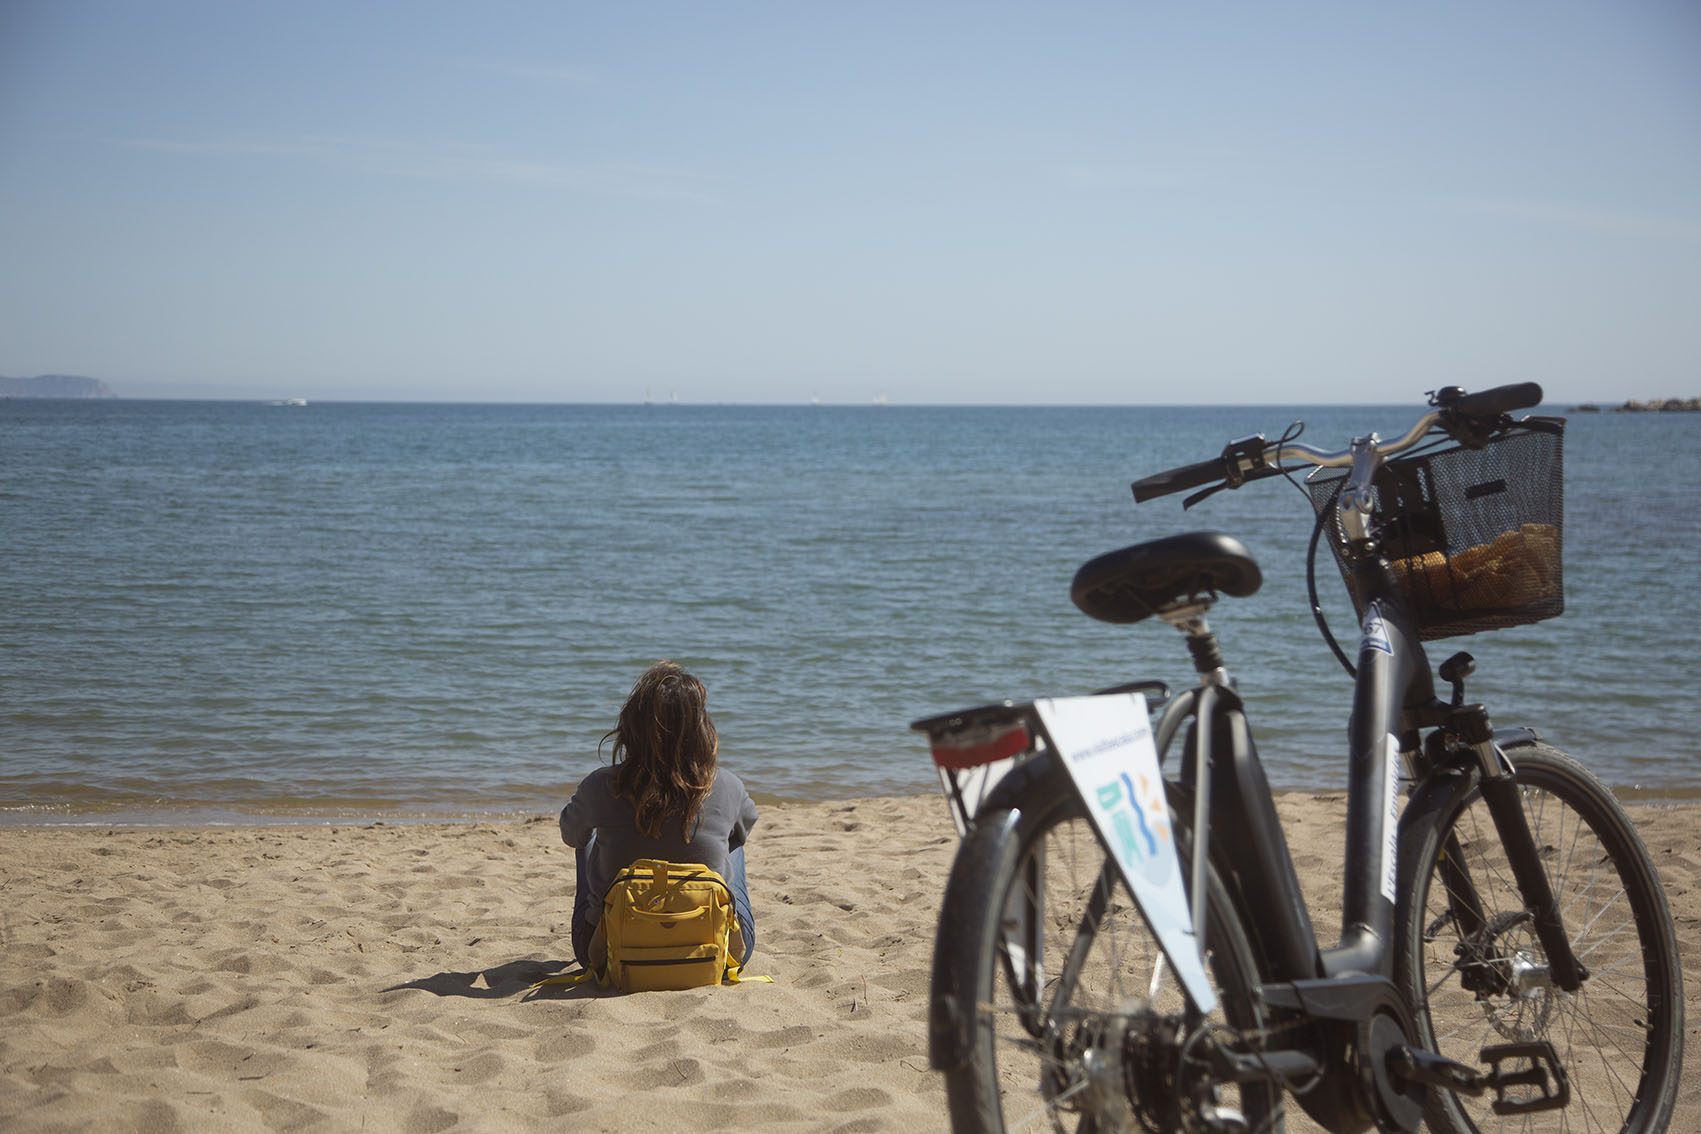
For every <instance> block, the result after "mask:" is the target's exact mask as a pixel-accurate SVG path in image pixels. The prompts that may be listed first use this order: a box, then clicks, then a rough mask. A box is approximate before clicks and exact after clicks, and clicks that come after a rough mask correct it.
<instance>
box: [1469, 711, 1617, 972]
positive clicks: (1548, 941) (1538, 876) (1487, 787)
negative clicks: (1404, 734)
mask: <svg viewBox="0 0 1701 1134" xmlns="http://www.w3.org/2000/svg"><path fill="white" fill-rule="evenodd" d="M1448 726H1449V730H1450V731H1451V732H1452V734H1453V735H1454V736H1455V737H1457V738H1458V739H1459V740H1461V741H1463V742H1464V743H1465V744H1467V745H1469V746H1470V748H1471V749H1472V751H1474V752H1475V753H1476V757H1477V764H1478V775H1479V777H1480V778H1479V781H1478V787H1479V790H1480V791H1481V792H1482V799H1483V802H1484V803H1485V804H1487V805H1488V813H1489V815H1490V817H1492V818H1493V820H1494V829H1495V832H1496V833H1497V834H1498V835H1499V836H1500V845H1501V847H1502V848H1504V849H1505V851H1506V859H1507V863H1508V864H1509V865H1510V866H1511V868H1512V877H1513V879H1514V880H1515V881H1516V882H1517V884H1518V893H1519V895H1520V896H1521V897H1522V898H1523V901H1524V909H1525V911H1527V912H1528V914H1529V915H1530V919H1531V922H1532V927H1533V928H1534V930H1535V933H1536V938H1537V939H1538V940H1539V941H1540V942H1541V944H1542V951H1543V952H1545V953H1546V954H1547V962H1548V971H1549V973H1550V975H1551V977H1552V979H1553V983H1554V985H1555V986H1556V987H1558V988H1560V989H1561V990H1563V991H1565V992H1576V991H1577V990H1578V989H1579V988H1581V987H1582V984H1583V981H1584V979H1585V978H1587V976H1588V975H1589V974H1588V970H1587V969H1586V968H1585V967H1584V965H1583V963H1582V962H1581V961H1579V960H1578V959H1577V954H1576V953H1575V952H1574V951H1573V950H1572V948H1571V940H1570V938H1569V937H1568V936H1567V935H1566V932H1565V923H1564V921H1563V919H1562V918H1561V916H1560V912H1559V904H1558V902H1557V901H1555V899H1554V896H1553V887H1552V885H1551V884H1550V883H1549V882H1548V877H1547V869H1546V868H1545V867H1544V866H1543V865H1542V855H1541V848H1540V847H1538V846H1536V840H1535V836H1534V835H1533V834H1532V833H1531V831H1530V821H1529V816H1528V815H1527V814H1525V812H1524V798H1523V792H1522V790H1521V789H1520V788H1519V786H1518V780H1517V777H1516V775H1515V774H1514V772H1513V770H1512V766H1511V763H1510V760H1509V758H1508V757H1507V756H1506V755H1505V753H1504V752H1502V751H1501V750H1500V749H1499V748H1497V747H1496V746H1495V744H1494V736H1493V729H1492V728H1491V727H1490V726H1489V722H1488V712H1487V710H1486V709H1484V708H1483V707H1482V706H1481V705H1465V706H1460V707H1459V708H1456V709H1454V711H1453V713H1452V714H1451V716H1450V719H1449V721H1448ZM1460 849H1461V848H1460V847H1459V845H1458V841H1457V838H1456V837H1455V836H1454V835H1453V834H1451V833H1449V834H1448V841H1447V846H1446V848H1445V852H1446V853H1445V858H1444V865H1443V872H1444V876H1445V881H1446V883H1447V887H1448V891H1449V893H1450V894H1451V895H1452V896H1453V900H1454V902H1455V906H1456V908H1455V909H1454V911H1453V912H1454V914H1455V916H1458V917H1459V918H1460V919H1461V926H1460V928H1461V929H1462V930H1464V931H1465V934H1466V936H1467V937H1471V936H1474V935H1478V934H1483V932H1484V930H1485V929H1486V928H1487V926H1486V925H1485V924H1484V921H1483V913H1482V907H1481V904H1480V903H1479V902H1478V901H1477V897H1476V890H1475V887H1474V886H1473V885H1472V884H1471V881H1470V877H1469V872H1468V870H1467V868H1466V866H1465V861H1464V858H1463V857H1462V855H1461V854H1460ZM1455 887H1457V888H1455Z"/></svg>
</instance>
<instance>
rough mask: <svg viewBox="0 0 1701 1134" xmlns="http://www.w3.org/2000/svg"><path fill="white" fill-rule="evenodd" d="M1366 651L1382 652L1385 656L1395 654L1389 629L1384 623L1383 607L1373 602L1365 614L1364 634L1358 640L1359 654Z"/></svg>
mask: <svg viewBox="0 0 1701 1134" xmlns="http://www.w3.org/2000/svg"><path fill="white" fill-rule="evenodd" d="M1366 650H1381V651H1382V652H1383V653H1385V654H1391V653H1393V652H1394V644H1393V643H1392V642H1390V641H1389V640H1388V627H1387V625H1386V624H1385V623H1384V622H1383V621H1382V605H1381V604H1380V603H1378V602H1372V603H1371V604H1370V606H1369V607H1368V608H1367V609H1366V610H1365V612H1364V626H1363V633H1362V634H1361V635H1360V637H1359V640H1358V652H1359V653H1361V654H1362V653H1363V652H1364V651H1366Z"/></svg>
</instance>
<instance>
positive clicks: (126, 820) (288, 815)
mask: <svg viewBox="0 0 1701 1134" xmlns="http://www.w3.org/2000/svg"><path fill="white" fill-rule="evenodd" d="M1345 790H1346V789H1345V787H1344V786H1332V787H1314V788H1274V789H1272V794H1273V795H1274V796H1275V797H1276V799H1277V800H1278V801H1279V800H1281V799H1282V798H1283V797H1286V796H1296V797H1310V796H1344V794H1345ZM1610 790H1611V791H1612V792H1613V794H1614V796H1616V797H1617V799H1618V801H1619V803H1621V804H1622V805H1624V806H1625V807H1627V808H1628V807H1645V808H1650V809H1652V810H1656V811H1669V810H1676V809H1682V808H1686V807H1701V786H1697V787H1693V788H1684V789H1679V790H1677V791H1675V792H1674V790H1673V789H1667V788H1643V787H1614V788H1611V789H1610ZM572 794H573V785H569V786H568V787H566V788H565V789H564V790H563V792H562V794H561V801H560V803H559V804H558V805H556V806H555V807H553V808H551V809H548V810H537V809H535V808H534V809H526V810H514V811H500V810H499V811H490V812H450V811H443V812H431V813H416V812H407V811H374V812H368V813H359V812H343V811H331V810H326V811H324V812H320V813H316V812H313V811H310V810H297V811H287V812H278V813H265V812H250V811H243V810H241V809H239V808H237V807H229V808H219V807H196V808H192V809H188V810H176V809H173V808H171V807H157V808H124V809H114V810H109V811H90V812H87V813H86V814H75V815H73V814H67V815H65V816H64V817H62V818H46V817H43V816H40V815H34V814H31V815H23V814H21V813H19V812H18V811H15V810H14V811H4V810H0V831H9V830H20V829H22V830H73V831H75V830H95V829H99V828H110V829H112V830H139V831H156V830H200V829H207V830H232V829H241V828H247V827H254V828H274V827H284V828H287V827H309V828H318V827H369V826H374V825H376V826H396V827H420V826H426V827H429V826H453V825H459V824H473V823H495V824H502V823H536V822H554V821H555V817H556V816H557V815H558V814H559V813H560V809H561V807H562V806H565V804H566V802H567V800H568V799H569V798H571V796H572ZM751 796H752V798H753V799H754V800H755V801H756V806H757V807H759V808H762V809H763V810H766V809H767V808H770V807H815V806H826V805H830V804H833V803H838V802H848V801H853V800H857V801H863V800H880V799H893V800H910V799H923V800H926V799H931V800H936V801H938V802H939V803H940V806H941V807H943V806H944V796H943V795H942V794H941V793H940V792H939V791H938V790H937V789H923V790H918V791H915V792H910V793H906V794H887V793H871V794H860V793H851V794H846V795H843V796H833V797H807V798H803V797H794V796H781V795H772V794H768V793H764V792H752V793H751Z"/></svg>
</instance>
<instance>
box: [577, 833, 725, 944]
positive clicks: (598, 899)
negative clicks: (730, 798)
mask: <svg viewBox="0 0 1701 1134" xmlns="http://www.w3.org/2000/svg"><path fill="white" fill-rule="evenodd" d="M596 845H597V837H596V836H595V835H592V836H591V838H590V841H589V842H587V843H586V844H585V845H584V846H582V847H574V848H573V864H574V869H575V871H576V877H577V879H578V882H577V885H576V888H575V890H574V893H573V957H574V959H575V960H577V961H578V962H579V966H580V967H581V968H586V969H588V968H590V967H591V966H590V962H589V961H588V960H587V958H588V957H589V956H590V953H591V936H592V935H593V934H594V933H596V928H597V927H596V923H595V922H593V921H592V920H591V910H592V909H598V910H599V911H600V909H601V906H602V898H603V896H602V895H601V894H592V893H591V892H590V887H588V886H586V885H585V860H586V859H587V858H588V857H589V854H590V850H591V848H592V847H594V846H596ZM726 885H727V889H729V890H731V891H732V907H733V909H734V911H736V912H737V914H738V928H739V929H740V930H742V931H743V933H744V956H742V957H740V958H739V959H738V963H739V964H740V965H743V964H745V963H746V962H747V961H749V960H750V955H751V954H752V953H754V952H755V951H756V915H755V914H753V913H752V912H750V883H749V881H748V880H747V879H746V878H745V876H744V848H743V847H739V848H738V849H737V850H735V851H733V852H732V853H731V854H729V855H728V856H727V876H726Z"/></svg>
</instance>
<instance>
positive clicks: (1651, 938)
mask: <svg viewBox="0 0 1701 1134" xmlns="http://www.w3.org/2000/svg"><path fill="white" fill-rule="evenodd" d="M1508 754H1509V755H1510V756H1511V758H1512V761H1513V763H1514V765H1515V767H1516V780H1517V784H1518V787H1519V789H1520V790H1519V794H1520V796H1521V798H1522V799H1523V802H1524V811H1525V814H1526V816H1527V817H1528V819H1529V823H1530V831H1531V834H1532V835H1533V836H1534V837H1535V842H1536V846H1537V847H1538V848H1539V850H1540V852H1541V857H1542V859H1543V861H1544V863H1545V865H1546V867H1547V873H1548V878H1549V882H1550V884H1551V885H1552V887H1553V891H1554V898H1555V900H1556V902H1557V903H1558V906H1559V912H1560V915H1561V917H1562V918H1563V920H1564V923H1565V930H1566V933H1567V935H1568V936H1569V937H1570V939H1571V943H1572V948H1573V950H1574V952H1575V953H1576V956H1577V959H1578V960H1579V961H1580V962H1582V964H1583V965H1584V966H1585V967H1586V969H1587V972H1588V976H1587V979H1585V981H1584V983H1583V986H1582V987H1581V988H1580V989H1578V990H1577V991H1576V992H1575V993H1565V992H1563V991H1561V990H1560V989H1558V988H1556V987H1555V986H1553V984H1552V983H1551V981H1548V982H1547V983H1545V984H1544V983H1543V981H1544V979H1545V978H1544V974H1545V972H1546V970H1545V968H1544V967H1543V966H1542V964H1541V962H1542V960H1543V958H1544V954H1542V950H1541V945H1540V943H1539V942H1538V941H1537V939H1536V934H1535V932H1534V930H1533V927H1532V926H1531V924H1530V919H1529V918H1528V917H1527V916H1526V915H1525V914H1524V912H1523V902H1522V899H1521V898H1520V897H1519V894H1518V891H1517V889H1516V885H1515V883H1514V882H1513V881H1512V875H1511V870H1510V867H1509V865H1508V863H1507V862H1506V859H1505V852H1504V850H1503V848H1502V847H1501V845H1500V840H1499V837H1498V835H1497V834H1496V831H1495V827H1494V821H1493V819H1492V818H1491V817H1490V815H1489V814H1488V808H1487V805H1486V804H1485V803H1484V802H1483V801H1482V799H1481V796H1480V793H1479V791H1478V789H1477V786H1476V776H1475V775H1474V774H1473V775H1472V778H1471V780H1470V782H1469V784H1468V785H1467V786H1466V788H1465V789H1463V790H1458V791H1454V792H1452V793H1450V794H1447V795H1445V796H1441V795H1437V796H1433V797H1430V798H1429V799H1428V800H1427V803H1428V806H1427V808H1426V811H1427V813H1425V814H1418V815H1415V816H1413V819H1412V821H1411V822H1409V823H1407V824H1405V825H1404V826H1403V828H1402V834H1401V839H1400V882H1399V891H1398V892H1399V894H1400V896H1401V901H1400V903H1399V908H1398V912H1397V914H1396V929H1395V934H1396V936H1395V943H1396V944H1395V949H1396V955H1395V978H1396V980H1397V981H1398V983H1399V985H1400V988H1401V990H1402V991H1403V992H1404V994H1405V995H1406V996H1408V997H1410V1002H1411V1006H1412V1010H1413V1016H1414V1019H1415V1022H1416V1026H1417V1029H1418V1033H1419V1035H1418V1042H1419V1043H1420V1045H1423V1046H1427V1047H1428V1048H1429V1049H1430V1050H1431V1051H1437V1052H1439V1053H1440V1054H1442V1055H1444V1056H1447V1057H1449V1058H1451V1059H1455V1060H1457V1061H1459V1062H1461V1063H1465V1064H1468V1065H1471V1066H1478V1065H1479V1051H1480V1050H1481V1049H1482V1048H1483V1047H1484V1046H1487V1045H1491V1044H1501V1043H1509V1042H1528V1041H1532V1040H1547V1041H1548V1042H1550V1043H1552V1045H1553V1047H1554V1049H1555V1050H1556V1051H1557V1053H1558V1055H1559V1058H1560V1061H1561V1063H1562V1065H1563V1066H1564V1067H1565V1069H1566V1071H1567V1074H1568V1076H1569V1079H1570V1088H1571V1100H1570V1103H1569V1105H1567V1106H1566V1107H1565V1108H1564V1109H1561V1110H1548V1111H1536V1112H1530V1113H1525V1114H1521V1115H1505V1114H1496V1113H1494V1112H1493V1110H1492V1109H1491V1104H1492V1102H1493V1099H1492V1097H1491V1096H1490V1095H1484V1096H1481V1097H1477V1098H1472V1097H1469V1096H1464V1095H1455V1094H1452V1093H1450V1092H1447V1091H1439V1090H1435V1091H1431V1092H1430V1099H1429V1105H1428V1108H1427V1111H1426V1115H1425V1117H1426V1119H1427V1121H1428V1124H1429V1129H1430V1130H1432V1131H1436V1132H1447V1134H1463V1132H1467V1131H1475V1130H1478V1129H1481V1128H1492V1129H1493V1130H1495V1131H1515V1130H1527V1131H1535V1130H1557V1129H1564V1130H1580V1131H1625V1132H1631V1134H1657V1132H1660V1131H1664V1130H1665V1129H1666V1124H1667V1122H1668V1121H1669V1120H1670V1117H1671V1112H1672V1107H1673V1105H1674V1104H1675V1101H1676V1096H1677V1089H1678V1078H1679V1068H1680V1065H1681V1062H1682V1057H1683V975H1682V968H1681V961H1680V960H1679V957H1678V951H1677V937H1676V932H1675V929H1674V927H1673V925H1672V918H1671V911H1670V909H1669V908H1668V906H1667V904H1666V900H1665V893H1664V890H1663V889H1662V888H1661V885H1660V880H1659V875H1658V872H1657V871H1656V870H1655V867H1654V863H1653V860H1652V859H1651V858H1650V857H1649V855H1648V851H1647V848H1646V847H1645V846H1643V843H1642V840H1641V837H1640V836H1639V835H1638V834H1637V833H1636V829H1635V827H1634V826H1633V825H1632V824H1631V822H1630V818H1629V816H1627V815H1626V814H1625V812H1624V808H1623V807H1621V806H1620V805H1619V803H1618V800H1617V799H1615V798H1614V797H1613V795H1612V794H1611V792H1609V791H1608V790H1607V789H1606V788H1605V787H1604V786H1603V785H1602V784H1601V783H1600V781H1599V780H1597V779H1596V778H1595V777H1594V776H1593V775H1592V774H1591V773H1590V772H1589V771H1588V770H1587V769H1586V768H1584V767H1583V765H1582V764H1580V763H1578V762H1577V761H1576V760H1574V759H1572V758H1571V757H1569V756H1567V755H1565V754H1564V753H1562V752H1560V751H1559V750H1557V749H1555V748H1552V747H1550V746H1548V745H1546V744H1540V743H1532V744H1528V745H1525V746H1521V747H1517V748H1514V749H1512V750H1510V752H1509V753H1508ZM1450 846H1457V847H1458V849H1459V853H1458V855H1457V856H1456V857H1455V858H1454V859H1452V860H1449V859H1448V858H1447V853H1446V852H1447V851H1448V848H1449V847H1450ZM1460 864H1462V867H1463V869H1462V870H1461V869H1460ZM1448 875H1450V876H1451V877H1452V878H1453V879H1455V880H1456V881H1455V882H1454V883H1452V884H1450V883H1449V881H1448V877H1447V876H1448ZM1461 879H1468V881H1457V880H1461ZM1467 890H1468V891H1470V892H1474V894H1475V895H1476V898H1477V899H1478V900H1479V901H1480V903H1481V908H1482V911H1483V914H1484V924H1485V926H1486V928H1485V929H1484V930H1483V931H1482V932H1481V933H1476V934H1466V933H1462V932H1461V931H1460V921H1461V918H1460V916H1459V915H1458V914H1456V913H1455V912H1454V911H1455V909H1463V908H1465V906H1466V903H1467V902H1468V900H1469V899H1468V897H1466V892H1467ZM1467 917H1468V915H1467ZM1467 981H1469V982H1470V983H1471V984H1474V985H1476V986H1477V990H1476V991H1473V990H1471V989H1468V988H1466V987H1465V983H1466V982H1467ZM1514 985H1516V987H1513V986H1514Z"/></svg>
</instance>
